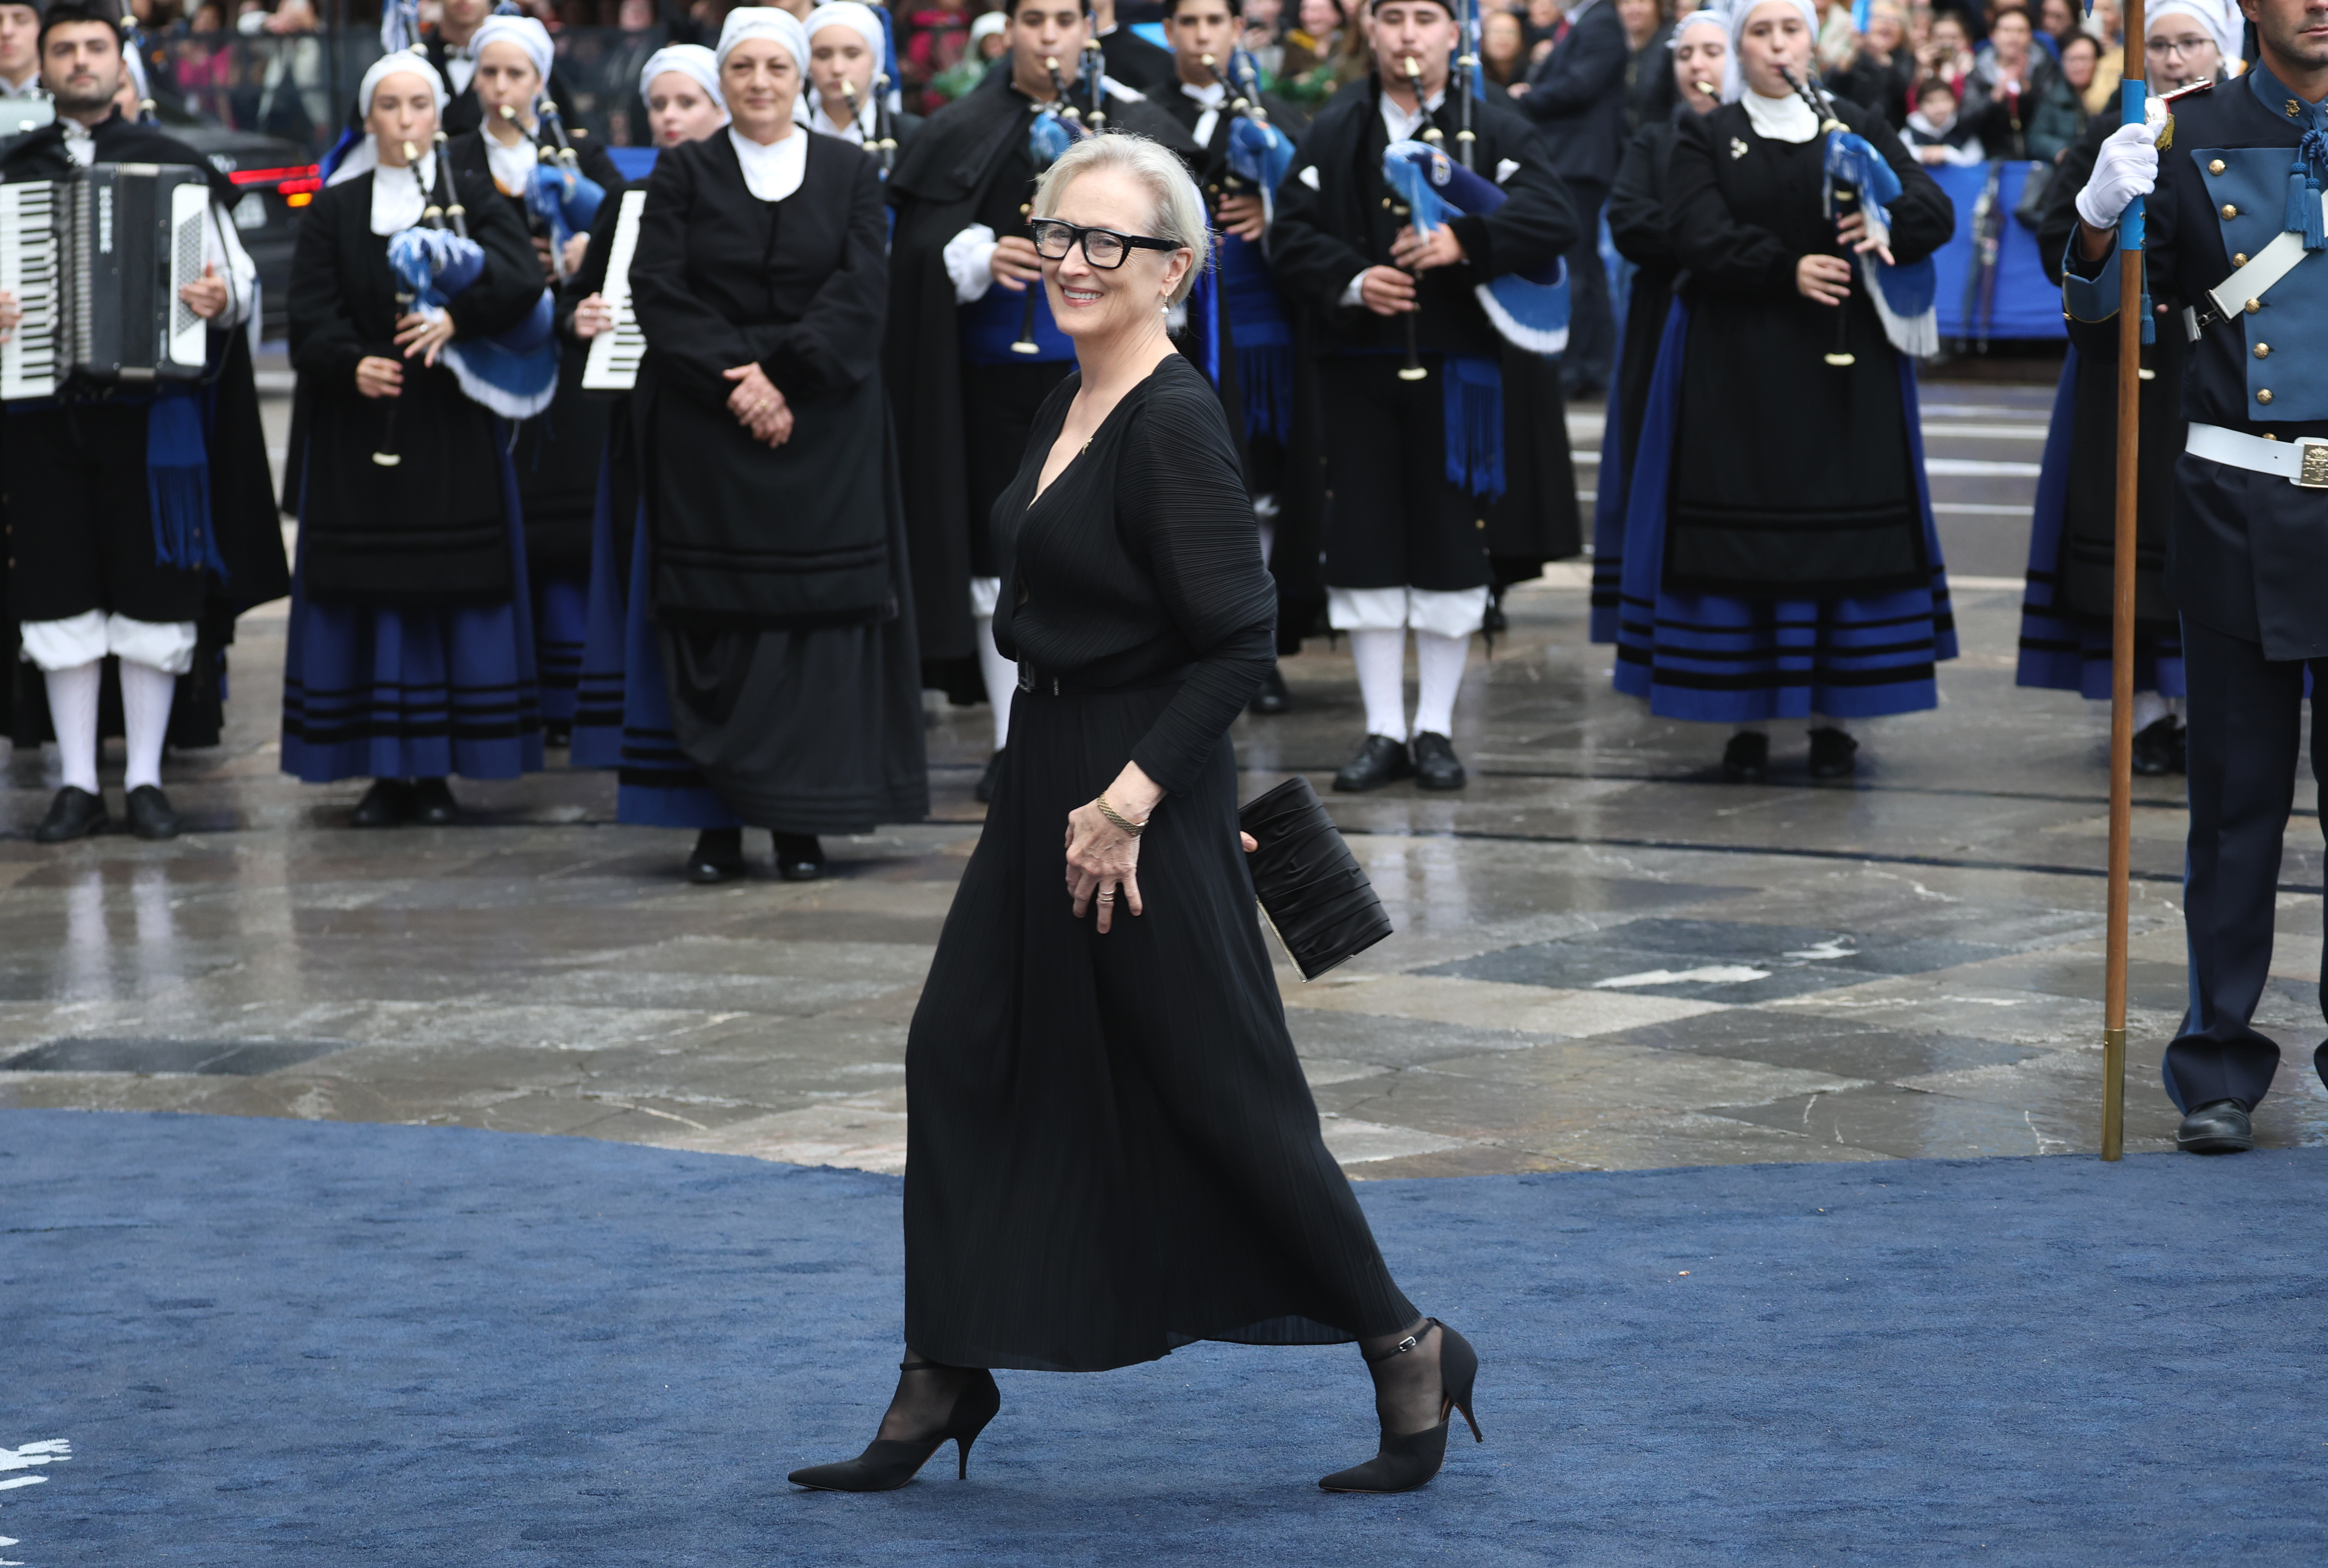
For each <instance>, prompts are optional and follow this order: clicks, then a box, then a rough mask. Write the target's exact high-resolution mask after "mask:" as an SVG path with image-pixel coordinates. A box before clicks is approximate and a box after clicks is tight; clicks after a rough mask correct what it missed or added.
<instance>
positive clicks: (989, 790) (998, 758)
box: [970, 751, 1002, 806]
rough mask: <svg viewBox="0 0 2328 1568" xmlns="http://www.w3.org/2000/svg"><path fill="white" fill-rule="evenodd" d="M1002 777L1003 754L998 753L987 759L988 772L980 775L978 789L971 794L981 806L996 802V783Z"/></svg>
mask: <svg viewBox="0 0 2328 1568" xmlns="http://www.w3.org/2000/svg"><path fill="white" fill-rule="evenodd" d="M1001 775H1002V754H1001V753H1000V752H999V751H998V752H996V753H995V754H994V755H993V756H990V757H988V758H987V759H986V771H985V772H984V773H982V774H981V775H978V787H977V788H976V789H974V790H972V791H971V792H970V793H971V795H972V798H973V799H975V800H976V801H977V802H978V803H979V804H980V805H982V806H983V805H991V804H992V803H993V802H994V781H995V780H996V779H998V778H1000V776H1001Z"/></svg>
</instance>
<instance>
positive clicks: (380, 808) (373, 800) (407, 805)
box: [348, 778, 412, 828]
mask: <svg viewBox="0 0 2328 1568" xmlns="http://www.w3.org/2000/svg"><path fill="white" fill-rule="evenodd" d="M411 820H412V784H411V781H409V780H408V779H400V778H376V779H374V780H372V781H371V788H370V789H368V790H366V791H364V796H363V799H361V800H360V801H358V802H357V803H356V810H355V814H354V815H353V816H352V817H350V818H349V819H348V825H349V826H350V827H352V828H393V827H397V826H399V825H401V824H403V823H405V822H410V821H411Z"/></svg>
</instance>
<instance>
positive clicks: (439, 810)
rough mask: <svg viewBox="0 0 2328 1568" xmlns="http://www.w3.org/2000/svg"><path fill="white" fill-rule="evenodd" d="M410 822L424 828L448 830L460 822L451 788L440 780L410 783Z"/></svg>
mask: <svg viewBox="0 0 2328 1568" xmlns="http://www.w3.org/2000/svg"><path fill="white" fill-rule="evenodd" d="M412 820H413V821H414V822H418V823H419V824H420V825H421V826H422V827H424V828H449V827H451V826H452V825H453V824H454V823H455V822H459V821H460V820H461V807H460V805H459V803H457V802H455V800H454V799H453V786H452V785H450V784H446V782H445V781H444V780H443V779H441V778H417V779H414V780H413V781H412Z"/></svg>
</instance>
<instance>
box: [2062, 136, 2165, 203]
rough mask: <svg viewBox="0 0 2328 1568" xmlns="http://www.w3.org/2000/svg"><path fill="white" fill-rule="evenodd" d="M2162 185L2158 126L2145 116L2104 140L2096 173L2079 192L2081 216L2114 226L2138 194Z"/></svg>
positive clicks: (2146, 192) (2096, 163) (2143, 193)
mask: <svg viewBox="0 0 2328 1568" xmlns="http://www.w3.org/2000/svg"><path fill="white" fill-rule="evenodd" d="M2157 188H2158V127H2157V126H2156V125H2154V124H2152V123H2150V122H2149V121H2148V120H2145V122H2144V123H2143V124H2141V125H2138V126H2120V127H2118V128H2117V129H2116V130H2114V131H2112V132H2111V133H2110V134H2109V136H2108V138H2107V140H2105V141H2104V142H2103V143H2102V150H2101V154H2100V155H2099V156H2098V157H2096V158H2095V159H2094V173H2093V177H2092V178H2091V179H2089V180H2088V181H2087V182H2086V188H2085V189H2084V190H2082V191H2080V192H2078V216H2079V217H2080V218H2082V219H2084V220H2085V221H2087V222H2088V223H2090V224H2091V225H2093V226H2094V227H2095V228H2097V229H2111V228H2115V227H2117V221H2118V219H2119V217H2120V216H2121V215H2123V214H2124V213H2125V211H2126V204H2127V203H2128V202H2132V201H2133V200H2134V199H2135V198H2136V196H2147V195H2149V194H2150V193H2151V192H2153V191H2154V190H2156V189H2157Z"/></svg>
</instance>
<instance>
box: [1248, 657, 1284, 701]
mask: <svg viewBox="0 0 2328 1568" xmlns="http://www.w3.org/2000/svg"><path fill="white" fill-rule="evenodd" d="M1251 706H1252V709H1253V711H1254V712H1255V713H1282V712H1284V711H1285V710H1286V709H1289V708H1291V707H1292V706H1293V694H1292V693H1291V692H1290V691H1288V690H1285V673H1284V671H1281V670H1280V669H1278V667H1277V666H1276V665H1275V664H1272V665H1270V667H1269V673H1268V674H1266V675H1264V676H1263V677H1262V681H1261V690H1258V691H1256V692H1254V693H1253V702H1252V704H1251Z"/></svg>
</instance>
